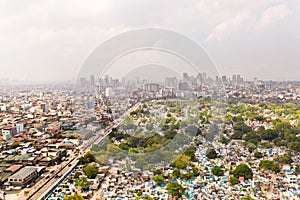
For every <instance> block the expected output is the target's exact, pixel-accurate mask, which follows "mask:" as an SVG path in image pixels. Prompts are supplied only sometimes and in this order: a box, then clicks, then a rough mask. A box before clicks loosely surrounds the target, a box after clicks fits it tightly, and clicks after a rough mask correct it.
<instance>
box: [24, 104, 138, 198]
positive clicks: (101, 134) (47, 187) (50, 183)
mask: <svg viewBox="0 0 300 200" xmlns="http://www.w3.org/2000/svg"><path fill="white" fill-rule="evenodd" d="M141 105H142V103H140V102H139V103H136V104H135V105H134V106H132V107H131V108H130V109H129V110H127V111H126V112H125V113H124V114H123V115H122V116H121V117H120V118H118V119H116V120H115V121H114V122H113V123H112V124H110V125H109V126H108V127H106V128H105V130H100V131H98V132H97V133H96V136H95V137H94V138H93V139H91V140H90V141H88V142H87V143H86V144H85V145H84V146H82V147H81V148H82V151H81V155H82V154H85V153H86V152H88V151H89V150H90V148H91V147H92V145H93V144H99V143H101V142H102V141H103V140H104V139H105V138H106V137H107V136H108V135H109V134H110V133H111V131H112V129H113V128H117V127H118V126H120V124H122V123H123V121H124V119H125V118H126V116H127V115H129V114H130V112H132V111H133V110H135V109H137V108H138V107H139V106H141ZM81 155H77V156H72V157H71V159H70V161H69V162H67V163H66V164H65V165H64V166H62V167H61V169H60V170H58V171H57V172H55V173H54V174H53V175H52V176H51V177H50V178H49V179H47V180H46V181H45V182H43V183H42V184H41V185H40V186H38V188H37V189H36V190H35V191H33V192H32V193H30V194H29V196H28V197H27V198H26V200H31V199H34V200H36V199H38V200H44V199H47V197H48V196H49V193H50V192H49V191H53V190H54V189H55V188H56V187H57V182H58V181H60V182H62V181H63V180H64V179H65V178H66V175H67V173H68V172H69V170H70V169H72V168H74V167H76V165H77V164H78V159H79V157H80V156H81Z"/></svg>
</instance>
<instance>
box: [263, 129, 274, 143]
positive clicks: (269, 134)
mask: <svg viewBox="0 0 300 200" xmlns="http://www.w3.org/2000/svg"><path fill="white" fill-rule="evenodd" d="M259 132H260V135H261V139H263V140H269V141H272V140H274V139H276V138H277V137H278V132H277V131H275V130H272V129H267V130H263V131H259Z"/></svg>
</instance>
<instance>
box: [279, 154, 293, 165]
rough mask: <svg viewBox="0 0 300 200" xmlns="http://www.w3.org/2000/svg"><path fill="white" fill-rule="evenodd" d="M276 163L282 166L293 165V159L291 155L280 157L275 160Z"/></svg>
mask: <svg viewBox="0 0 300 200" xmlns="http://www.w3.org/2000/svg"><path fill="white" fill-rule="evenodd" d="M274 161H276V162H278V163H281V164H291V163H292V162H293V159H292V158H291V156H289V155H284V156H279V157H277V158H275V159H274Z"/></svg>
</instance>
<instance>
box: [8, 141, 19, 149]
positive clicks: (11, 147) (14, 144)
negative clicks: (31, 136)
mask: <svg viewBox="0 0 300 200" xmlns="http://www.w3.org/2000/svg"><path fill="white" fill-rule="evenodd" d="M19 146H20V144H19V142H14V143H12V145H10V149H15V148H17V147H19Z"/></svg>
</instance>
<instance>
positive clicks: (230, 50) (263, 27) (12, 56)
mask: <svg viewBox="0 0 300 200" xmlns="http://www.w3.org/2000/svg"><path fill="white" fill-rule="evenodd" d="M0 5H1V6H0V16H1V18H0V36H1V37H0V41H1V46H0V52H1V55H2V59H1V62H0V66H1V67H0V69H1V74H0V80H1V79H2V80H3V79H10V80H20V81H26V80H30V81H33V82H57V81H65V80H73V79H74V78H75V77H76V76H77V73H78V71H79V69H80V67H81V65H82V63H83V62H84V61H85V59H86V58H87V57H88V55H89V54H90V52H92V51H93V50H94V49H95V48H96V47H97V46H99V45H100V44H101V43H103V42H104V41H106V40H108V39H110V38H111V37H112V36H115V35H117V34H120V33H123V32H125V31H129V30H133V29H137V28H142V27H158V28H163V29H164V28H166V29H172V30H174V31H178V32H179V33H182V34H184V35H187V36H188V37H190V38H191V39H192V40H194V41H195V42H197V43H198V44H199V45H201V46H202V47H203V48H204V49H205V50H206V52H207V53H208V55H209V56H210V58H211V59H212V60H213V61H214V63H215V65H216V67H217V70H218V71H219V73H220V75H227V76H229V77H230V76H232V75H233V74H240V75H242V76H243V77H245V78H246V79H248V80H252V79H253V78H254V77H257V78H258V79H263V80H271V79H273V80H300V74H299V72H298V71H299V68H300V60H299V59H300V51H299V47H300V28H299V25H298V23H299V21H300V2H299V1H297V0H286V1H283V0H265V1H261V0H253V1H240V0H229V1H219V0H212V1H207V0H201V1H197V0H192V1H189V3H188V4H187V3H186V2H184V1H179V0H172V1H171V0H169V1H163V2H162V1H158V0H154V1H153V0H152V1H138V0H129V1H126V2H124V1H120V0H119V1H117V0H103V1H101V2H99V1H96V0H95V1H91V2H90V3H89V4H83V3H82V2H81V1H71V0H68V1H63V2H62V1H57V0H56V1H26V3H25V2H23V1H17V0H16V1H9V0H4V1H1V3H0ZM124 73H125V72H124Z"/></svg>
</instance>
